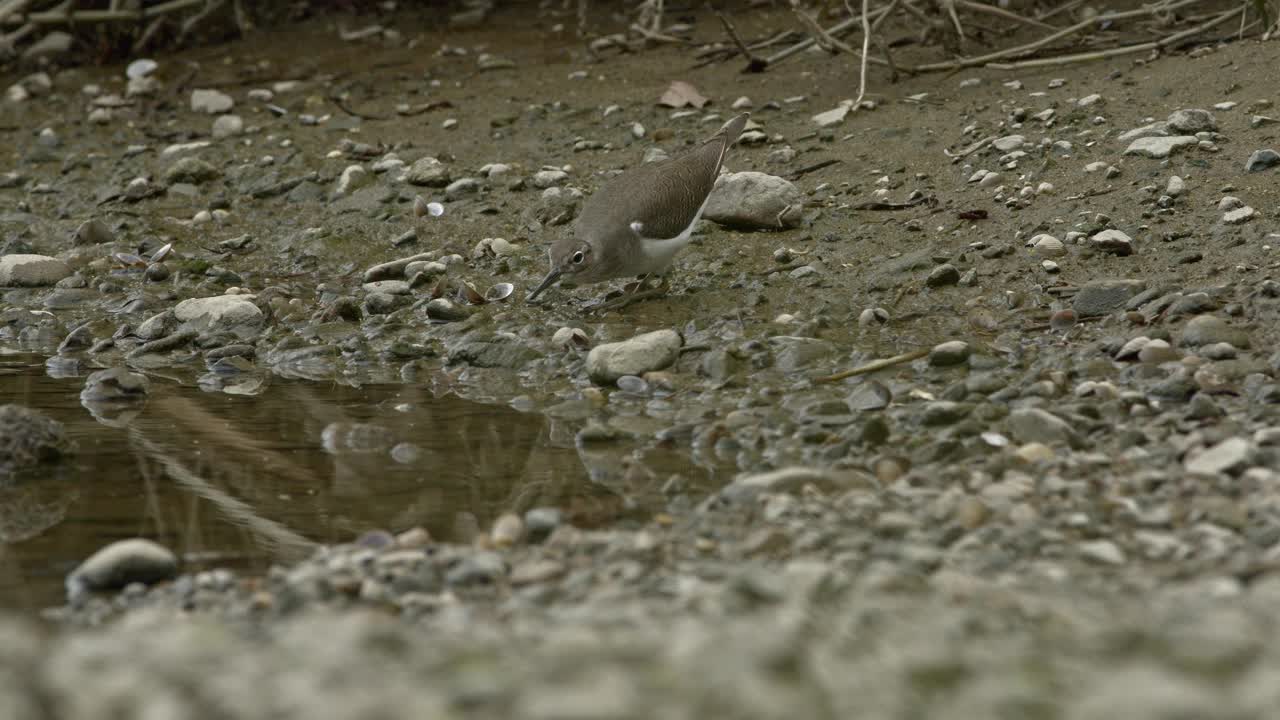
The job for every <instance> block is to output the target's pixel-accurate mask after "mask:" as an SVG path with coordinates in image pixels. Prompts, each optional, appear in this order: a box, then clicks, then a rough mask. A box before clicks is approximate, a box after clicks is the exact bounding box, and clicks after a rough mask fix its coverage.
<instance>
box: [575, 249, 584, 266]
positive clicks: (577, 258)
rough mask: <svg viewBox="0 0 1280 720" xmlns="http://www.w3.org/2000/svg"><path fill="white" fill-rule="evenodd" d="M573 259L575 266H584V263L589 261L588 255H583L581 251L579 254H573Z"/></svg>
mask: <svg viewBox="0 0 1280 720" xmlns="http://www.w3.org/2000/svg"><path fill="white" fill-rule="evenodd" d="M572 259H573V264H574V265H581V264H582V261H583V260H586V259H587V256H586V255H583V254H582V251H581V250H579V251H578V252H576V253H574V254H573V258H572Z"/></svg>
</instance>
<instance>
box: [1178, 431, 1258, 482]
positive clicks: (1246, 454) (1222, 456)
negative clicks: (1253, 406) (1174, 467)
mask: <svg viewBox="0 0 1280 720" xmlns="http://www.w3.org/2000/svg"><path fill="white" fill-rule="evenodd" d="M1252 455H1253V444H1252V443H1250V442H1249V441H1248V440H1246V439H1245V438H1242V437H1231V438H1227V439H1226V440H1223V441H1222V442H1219V443H1217V444H1216V445H1213V446H1212V447H1208V448H1205V449H1204V450H1201V451H1200V452H1198V453H1194V454H1192V455H1189V456H1188V457H1187V460H1186V463H1185V466H1186V469H1187V472H1189V473H1191V474H1193V475H1218V474H1222V473H1230V474H1234V473H1237V472H1240V471H1242V470H1244V468H1245V467H1246V466H1247V465H1248V464H1249V460H1250V458H1251V457H1252Z"/></svg>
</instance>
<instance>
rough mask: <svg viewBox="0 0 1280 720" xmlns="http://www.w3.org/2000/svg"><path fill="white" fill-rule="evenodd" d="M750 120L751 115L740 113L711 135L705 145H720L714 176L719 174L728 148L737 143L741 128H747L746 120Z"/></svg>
mask: <svg viewBox="0 0 1280 720" xmlns="http://www.w3.org/2000/svg"><path fill="white" fill-rule="evenodd" d="M750 118H751V113H742V114H741V115H738V116H736V117H734V118H732V119H730V120H729V122H727V123H725V124H724V125H721V126H720V130H719V132H717V133H716V134H715V135H713V136H712V137H711V138H710V139H709V140H707V142H706V144H708V145H710V144H712V143H720V157H718V158H717V159H716V174H719V173H720V166H721V165H722V164H723V163H724V156H725V153H727V152H729V147H730V146H731V145H733V144H734V143H735V142H737V141H738V136H739V135H741V134H742V130H743V128H745V127H746V126H747V120H748V119H750ZM712 177H715V176H714V175H713V176H712Z"/></svg>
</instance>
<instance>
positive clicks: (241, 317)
mask: <svg viewBox="0 0 1280 720" xmlns="http://www.w3.org/2000/svg"><path fill="white" fill-rule="evenodd" d="M173 314H174V316H175V317H176V318H177V319H178V321H179V322H183V323H191V324H192V325H194V326H195V327H197V328H199V329H202V330H210V331H218V332H243V331H246V330H249V331H252V330H254V329H256V328H257V326H258V325H260V324H261V323H262V322H263V320H264V316H263V314H262V310H260V309H259V308H258V306H257V305H254V304H253V302H252V301H250V300H249V299H248V298H246V297H244V296H241V295H216V296H213V297H204V298H191V299H189V300H183V301H182V302H180V303H178V304H177V305H176V306H174V308H173Z"/></svg>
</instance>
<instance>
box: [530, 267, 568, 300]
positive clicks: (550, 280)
mask: <svg viewBox="0 0 1280 720" xmlns="http://www.w3.org/2000/svg"><path fill="white" fill-rule="evenodd" d="M559 279H560V271H559V270H558V269H552V271H551V272H549V273H547V276H546V277H544V278H542V282H540V283H538V287H536V288H534V289H533V292H531V293H529V297H527V298H525V302H532V301H533V299H534V298H536V297H538V293H540V292H542V291H543V290H546V289H547V288H549V287H551V286H552V285H555V284H556V281H557V280H559Z"/></svg>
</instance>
